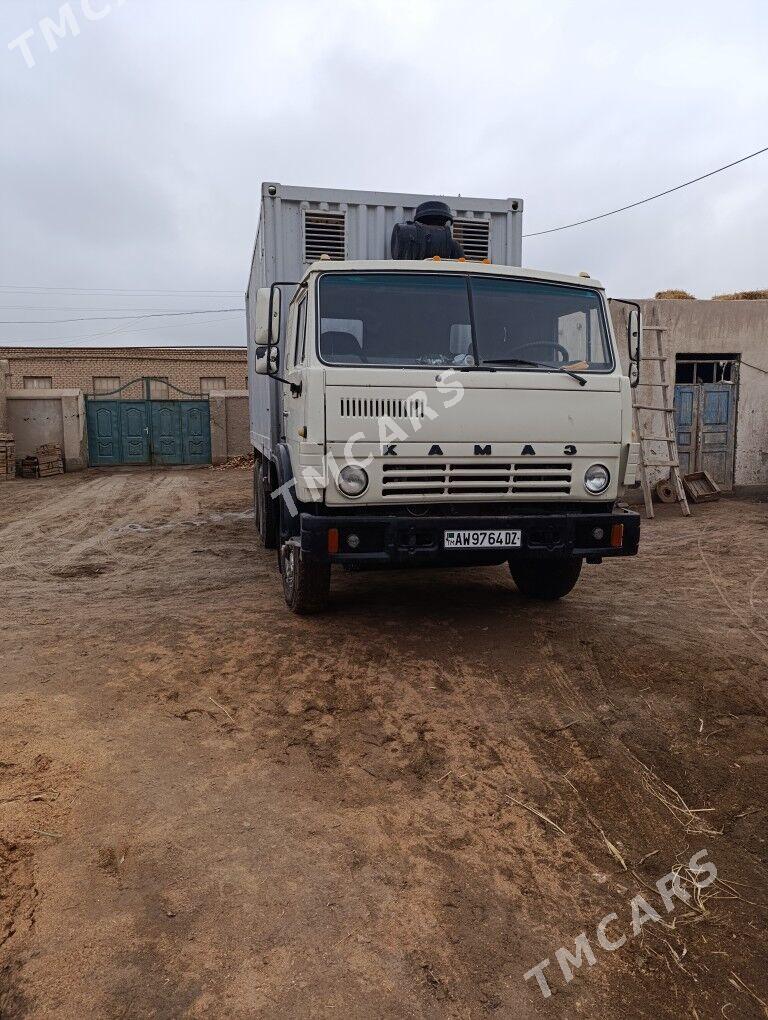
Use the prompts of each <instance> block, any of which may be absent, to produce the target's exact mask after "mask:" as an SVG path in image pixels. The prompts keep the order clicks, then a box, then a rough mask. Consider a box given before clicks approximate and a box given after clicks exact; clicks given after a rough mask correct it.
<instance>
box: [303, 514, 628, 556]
mask: <svg viewBox="0 0 768 1020" xmlns="http://www.w3.org/2000/svg"><path fill="white" fill-rule="evenodd" d="M510 530H515V531H520V545H519V547H515V548H503V549H502V548H498V547H497V548H483V549H466V548H462V549H446V547H445V532H446V531H510ZM350 537H352V542H350ZM299 539H300V543H301V550H302V552H303V553H304V554H305V555H306V556H308V557H309V558H311V559H316V560H322V561H323V562H326V563H327V562H331V563H355V564H364V563H369V564H377V563H378V564H389V565H391V566H401V565H417V564H418V565H424V566H428V565H440V564H443V565H445V564H447V565H454V566H466V565H475V564H494V563H503V562H505V561H506V560H512V559H527V560H530V559H558V558H563V557H567V558H576V557H579V558H581V557H584V558H586V559H587V560H593V561H599V560H600V559H602V557H604V556H634V555H635V554H636V553H637V548H638V544H639V541H640V515H639V514H638V513H635V511H633V510H623V509H616V510H614V511H613V512H612V513H596V514H578V513H551V514H550V513H546V514H509V515H504V516H499V517H485V516H483V517H479V516H468V517H392V516H385V515H382V516H377V515H373V514H371V515H370V516H369V515H367V514H365V515H361V516H349V517H344V516H339V517H337V516H333V517H331V516H328V517H323V516H315V515H314V514H307V513H303V514H301V515H300V532H299Z"/></svg>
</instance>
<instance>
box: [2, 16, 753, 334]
mask: <svg viewBox="0 0 768 1020" xmlns="http://www.w3.org/2000/svg"><path fill="white" fill-rule="evenodd" d="M71 3H72V8H73V10H74V11H75V13H76V14H77V13H78V11H80V4H81V0H71ZM91 6H92V8H99V7H103V6H105V5H104V3H100V4H97V3H96V2H95V0H92V4H91ZM113 6H114V5H113ZM736 7H737V8H738V17H731V18H723V17H722V7H721V5H718V4H715V3H714V2H711V0H705V2H702V3H694V2H692V0H691V2H683V3H678V4H674V5H671V4H668V3H661V2H658V0H650V2H648V3H645V4H643V5H642V6H640V5H637V6H635V5H616V4H615V3H608V2H605V0H595V2H593V3H592V4H591V5H589V7H588V8H585V7H584V5H583V4H577V3H570V2H551V3H548V4H547V5H542V4H540V3H532V2H530V3H529V2H519V3H508V2H496V0H477V2H476V3H474V4H472V5H468V4H466V2H463V3H459V2H454V0H443V2H438V0H420V2H415V3H414V2H403V0H389V2H385V0H368V2H365V3H363V2H358V0H336V2H334V3H330V2H315V0H311V2H310V0H286V2H285V3H283V4H282V5H275V4H271V3H264V2H260V0H259V2H247V3H246V2H245V0H218V2H217V3H216V4H210V2H208V0H164V2H163V3H161V4H159V3H156V2H153V0H125V2H124V4H123V5H122V6H120V7H115V9H114V10H113V11H112V12H111V13H110V14H109V15H108V16H106V17H104V18H102V19H101V20H94V21H88V20H87V19H84V18H83V17H82V14H80V15H79V24H80V26H81V32H80V34H79V35H78V36H77V37H71V36H67V37H65V38H62V39H60V40H58V48H57V50H56V52H53V53H49V52H48V51H47V48H46V47H45V44H44V42H43V40H42V37H41V35H40V32H39V29H38V28H37V25H38V22H39V20H40V19H41V18H43V17H45V16H49V17H54V18H56V17H57V16H58V15H57V12H58V10H59V5H58V0H50V2H49V0H24V2H22V0H11V2H6V3H4V4H3V6H2V8H1V9H0V108H1V109H2V115H3V125H4V138H5V139H6V140H8V139H9V140H10V144H7V143H4V144H3V146H2V147H1V148H0V185H1V187H2V197H3V201H2V207H1V208H2V212H1V213H0V216H1V217H2V220H1V223H0V225H1V226H2V245H1V247H0V282H2V283H14V284H26V285H30V284H40V285H46V286H50V287H80V288H98V287H103V288H123V289H153V290H163V289H168V290H216V291H238V292H241V291H242V290H243V289H244V284H245V280H246V275H247V270H248V265H249V262H250V255H251V247H252V243H253V237H254V234H255V230H256V222H257V218H258V200H259V184H260V182H261V181H262V180H280V181H282V182H284V183H290V184H307V185H320V186H328V187H350V188H365V189H381V190H392V191H413V192H424V193H427V194H429V193H462V194H465V195H467V194H472V195H485V196H487V197H506V196H514V197H522V198H523V199H524V200H525V228H526V229H527V230H537V229H543V228H547V227H550V226H556V225H558V224H560V223H565V222H569V221H571V220H573V219H578V218H581V217H583V216H589V215H593V214H595V213H599V212H602V211H603V210H605V209H608V208H612V207H615V206H618V205H623V204H625V203H626V202H630V201H633V200H635V199H637V198H638V197H643V196H644V195H646V194H651V193H653V192H655V191H658V190H661V189H663V188H665V187H669V186H671V185H674V184H676V183H679V182H680V181H682V180H685V179H687V178H689V177H693V176H696V175H697V174H699V173H702V172H705V171H707V170H709V169H713V168H714V167H716V166H718V165H721V164H722V163H725V162H728V161H730V160H731V159H733V158H736V157H738V156H741V155H743V154H745V153H746V152H748V151H751V150H752V149H755V148H758V147H759V146H760V145H762V144H767V143H768V142H767V139H766V136H765V135H760V134H759V132H760V131H763V130H764V125H765V116H764V111H765V109H766V103H767V102H768V78H767V77H766V75H765V73H764V53H765V52H766V44H768V11H767V10H766V8H765V5H764V4H763V3H762V2H760V0H754V2H748V0H742V2H740V3H738V4H737V5H736ZM28 28H34V29H35V34H34V35H33V37H32V38H31V40H30V45H31V46H33V47H34V50H33V52H34V54H35V58H36V65H35V67H34V68H32V69H29V68H27V67H26V65H25V63H24V61H23V59H22V56H21V54H20V53H19V52H18V50H12V51H9V50H7V49H6V46H7V43H8V42H10V41H12V40H13V39H14V38H16V37H17V36H18V35H19V34H20V33H21V32H23V31H25V30H26V29H28ZM767 181H768V158H766V157H763V158H762V160H760V159H758V160H755V161H753V162H751V163H747V164H744V165H743V166H741V167H737V168H734V169H733V170H732V171H728V172H727V173H726V174H723V175H721V176H718V177H716V178H713V179H712V180H710V181H706V182H702V183H701V184H699V185H694V186H693V187H692V188H690V189H687V190H686V191H683V192H680V193H678V194H676V195H672V196H669V197H668V198H664V199H660V200H659V201H658V202H655V203H653V204H651V205H647V206H643V207H641V208H639V209H636V210H632V211H630V212H628V213H625V214H622V215H621V216H617V217H614V218H612V219H609V220H605V221H602V222H600V223H597V224H590V225H588V226H585V227H582V228H578V229H576V230H572V231H565V232H563V233H560V234H553V235H549V236H547V237H542V238H531V239H530V240H528V241H526V242H525V247H524V261H525V263H526V264H529V265H534V266H537V267H541V268H548V269H553V270H562V271H568V272H577V271H579V270H580V269H586V270H588V271H590V272H591V273H593V275H595V276H597V277H599V278H600V279H602V280H603V282H605V283H606V285H607V286H608V287H609V290H610V292H611V293H614V294H617V295H619V294H621V295H625V296H629V295H638V296H644V295H648V294H652V293H653V292H654V291H655V290H657V289H660V288H662V287H667V286H682V287H685V288H686V289H688V290H690V291H692V292H693V293H696V294H697V295H700V296H707V295H709V294H711V293H713V292H722V291H727V290H736V289H746V288H751V287H758V286H765V285H766V279H765V271H764V268H763V267H764V262H765V260H764V255H763V251H762V249H763V247H764V242H763V238H764V237H765V235H766V230H767V228H768V211H767V210H768V202H766V198H767V197H768V196H767V195H766V192H767V190H768V188H767V186H766V182H767ZM84 297H85V296H84V295H82V294H80V295H79V296H71V297H66V296H63V295H62V294H61V293H60V292H57V293H56V294H55V295H51V296H48V297H45V296H43V295H36V296H35V299H34V301H33V300H31V299H30V300H29V301H26V303H27V304H29V305H33V304H36V305H38V306H45V305H51V306H52V305H56V306H62V305H66V304H67V303H70V304H74V305H79V306H82V305H84V304H86V305H87V304H88V303H89V302H90V303H91V304H92V305H93V306H94V308H96V307H99V308H101V307H104V305H105V303H109V302H111V304H113V305H114V304H121V305H125V304H126V303H128V302H127V298H126V297H125V296H124V297H123V299H121V300H119V301H116V298H115V296H114V295H112V296H111V297H109V298H104V299H97V297H96V296H95V295H92V296H90V297H88V300H87V301H86V300H84ZM231 298H232V295H230V296H229V298H227V297H226V296H224V295H222V301H223V302H224V304H226V305H229V304H230V301H231ZM131 300H132V302H133V304H135V305H136V306H139V305H144V306H150V305H152V306H153V307H156V306H157V305H158V304H160V305H161V306H162V307H182V308H184V307H201V308H202V307H211V303H210V295H204V296H196V295H187V296H181V295H177V296H175V297H174V296H170V295H169V296H168V297H163V296H160V295H155V296H149V295H148V296H147V297H146V298H138V297H136V298H132V299H131ZM201 302H202V303H201ZM23 303H25V302H22V301H21V300H19V295H18V294H14V295H12V294H11V293H10V292H8V291H3V292H2V296H0V304H3V305H5V306H8V305H11V304H23ZM24 314H26V313H24ZM29 315H30V317H32V318H44V317H45V316H41V315H39V314H37V313H35V312H32V311H31V312H30V313H29ZM2 317H3V318H20V317H22V316H21V315H20V314H14V315H10V314H8V313H2ZM52 317H63V316H62V315H52ZM98 325H99V324H97V326H98ZM108 325H109V324H105V329H106V326H108ZM89 332H93V330H89ZM79 335H81V334H79V333H78V332H77V331H76V330H75V329H74V328H71V327H66V328H65V327H63V326H58V327H56V329H55V330H54V329H53V328H46V327H32V326H29V327H22V328H17V327H8V326H3V327H0V343H8V342H19V341H22V340H24V341H26V342H34V341H35V339H36V338H45V339H55V338H56V337H57V336H61V337H63V338H72V339H76V338H77V337H78V336H79ZM118 335H119V336H121V337H122V338H123V339H124V340H125V341H126V342H129V341H131V340H135V341H136V342H141V343H155V342H163V341H167V342H169V343H180V342H181V343H194V342H201V343H206V342H215V343H227V342H241V340H242V335H243V334H242V324H241V323H240V322H239V321H236V322H235V323H232V322H230V323H229V324H227V325H222V326H221V327H220V328H219V327H217V326H216V324H215V322H214V323H211V324H210V325H206V326H197V327H189V328H188V329H184V328H180V327H174V328H173V330H170V329H157V330H156V331H154V332H152V333H136V334H135V336H132V334H131V333H130V332H125V333H121V334H118ZM90 342H98V341H97V340H96V341H90Z"/></svg>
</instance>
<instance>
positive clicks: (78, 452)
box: [6, 390, 88, 471]
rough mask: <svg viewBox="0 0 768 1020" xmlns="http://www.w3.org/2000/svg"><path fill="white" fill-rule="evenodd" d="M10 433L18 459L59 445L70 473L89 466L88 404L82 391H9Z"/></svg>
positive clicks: (7, 397) (7, 394) (7, 393)
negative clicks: (86, 411) (50, 446)
mask: <svg viewBox="0 0 768 1020" xmlns="http://www.w3.org/2000/svg"><path fill="white" fill-rule="evenodd" d="M6 399H7V413H8V425H9V428H8V431H9V432H12V433H13V435H14V437H15V439H16V457H17V458H21V457H29V456H33V455H34V453H35V451H36V450H37V448H38V446H42V445H43V444H45V443H56V444H57V445H59V446H60V447H61V449H62V454H63V457H64V467H65V469H66V470H67V471H80V470H82V469H83V468H84V467H87V465H88V440H87V436H86V429H85V402H84V400H83V395H82V393H81V392H80V390H8V391H7V392H6Z"/></svg>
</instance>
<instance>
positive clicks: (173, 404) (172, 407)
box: [149, 400, 184, 464]
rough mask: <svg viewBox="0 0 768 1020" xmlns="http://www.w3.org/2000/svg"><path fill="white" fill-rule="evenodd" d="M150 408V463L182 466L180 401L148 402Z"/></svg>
mask: <svg viewBox="0 0 768 1020" xmlns="http://www.w3.org/2000/svg"><path fill="white" fill-rule="evenodd" d="M149 403H150V404H151V406H152V463H153V464H183V463H184V451H183V448H182V442H181V408H180V404H181V401H179V400H150V401H149Z"/></svg>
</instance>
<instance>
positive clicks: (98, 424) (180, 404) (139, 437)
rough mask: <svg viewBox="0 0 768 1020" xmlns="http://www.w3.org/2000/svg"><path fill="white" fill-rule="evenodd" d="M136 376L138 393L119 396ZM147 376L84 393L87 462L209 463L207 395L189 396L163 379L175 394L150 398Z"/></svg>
mask: <svg viewBox="0 0 768 1020" xmlns="http://www.w3.org/2000/svg"><path fill="white" fill-rule="evenodd" d="M139 381H140V382H141V383H142V388H143V390H144V397H143V399H140V400H136V399H129V398H123V397H121V396H120V394H121V393H123V392H124V391H126V390H128V389H129V388H130V387H132V386H135V385H136V384H137V383H138V382H139ZM152 381H153V380H151V379H143V380H134V381H133V382H131V383H126V385H125V386H122V387H120V389H119V390H115V391H114V392H113V393H105V394H99V395H97V396H90V395H89V396H87V397H86V403H85V406H86V422H87V426H88V456H89V461H90V464H91V467H112V466H114V465H117V464H158V465H170V464H210V462H211V417H210V407H209V404H208V399H207V397H197V396H194V397H193V394H189V393H184V392H183V391H182V390H179V389H177V388H176V387H175V386H172V385H170V384H168V389H169V391H171V390H173V391H174V393H177V394H178V395H179V396H178V397H173V398H169V399H164V400H157V399H153V398H151V397H150V396H149V394H150V392H151V390H150V383H151V382H152ZM163 382H165V380H163Z"/></svg>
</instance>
